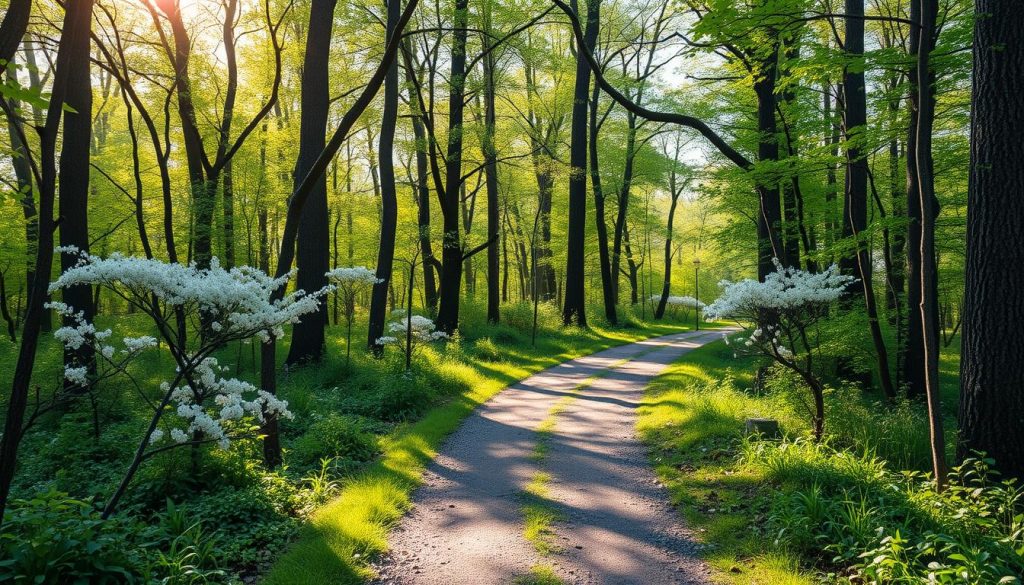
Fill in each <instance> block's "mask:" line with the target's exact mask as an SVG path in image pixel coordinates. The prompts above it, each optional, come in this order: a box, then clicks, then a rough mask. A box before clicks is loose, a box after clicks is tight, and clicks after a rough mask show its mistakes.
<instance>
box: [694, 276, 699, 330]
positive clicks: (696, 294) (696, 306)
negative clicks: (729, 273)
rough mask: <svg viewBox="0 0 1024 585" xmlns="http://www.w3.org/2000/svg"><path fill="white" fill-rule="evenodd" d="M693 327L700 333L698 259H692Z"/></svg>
mask: <svg viewBox="0 0 1024 585" xmlns="http://www.w3.org/2000/svg"><path fill="white" fill-rule="evenodd" d="M693 301H694V303H693V309H694V310H693V314H694V318H693V327H694V330H695V331H700V258H694V259H693Z"/></svg>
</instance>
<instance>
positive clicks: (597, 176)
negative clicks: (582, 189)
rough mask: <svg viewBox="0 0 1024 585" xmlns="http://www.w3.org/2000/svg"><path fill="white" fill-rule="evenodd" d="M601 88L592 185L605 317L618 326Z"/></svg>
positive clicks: (594, 94)
mask: <svg viewBox="0 0 1024 585" xmlns="http://www.w3.org/2000/svg"><path fill="white" fill-rule="evenodd" d="M600 95H601V88H600V87H598V86H597V85H596V84H595V85H594V89H593V91H591V93H590V136H589V144H590V184H591V186H592V187H593V189H594V220H595V223H596V225H597V252H598V262H600V263H601V293H602V299H603V301H604V317H605V319H607V320H608V323H610V324H612V325H616V324H618V322H619V316H618V314H617V313H616V307H615V304H616V303H615V278H614V277H613V276H612V271H611V258H610V257H609V253H608V224H607V222H606V221H605V211H604V202H605V195H604V191H603V190H602V188H601V170H600V165H599V162H598V151H597V133H598V123H597V105H598V98H599V97H600Z"/></svg>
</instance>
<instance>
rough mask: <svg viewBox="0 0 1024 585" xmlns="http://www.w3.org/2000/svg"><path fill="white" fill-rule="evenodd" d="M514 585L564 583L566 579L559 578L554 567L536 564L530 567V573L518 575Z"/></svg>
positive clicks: (558, 584)
mask: <svg viewBox="0 0 1024 585" xmlns="http://www.w3.org/2000/svg"><path fill="white" fill-rule="evenodd" d="M512 583H513V584H514V585H563V583H564V581H562V580H561V579H559V578H558V575H556V574H555V571H554V569H552V568H551V567H548V566H546V565H534V566H533V567H530V573H529V574H527V575H521V576H519V577H516V578H515V579H514V580H513V581H512Z"/></svg>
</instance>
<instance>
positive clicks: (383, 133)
mask: <svg viewBox="0 0 1024 585" xmlns="http://www.w3.org/2000/svg"><path fill="white" fill-rule="evenodd" d="M387 10H388V17H387V26H386V31H387V38H388V40H390V39H391V36H392V35H393V34H395V30H396V27H397V26H398V20H399V19H400V18H401V17H402V5H401V0H387ZM397 125H398V60H397V59H396V60H395V62H394V63H392V64H391V67H389V68H388V74H387V76H386V77H385V78H384V111H383V112H382V118H381V125H380V139H379V140H378V142H377V148H378V160H379V161H380V196H381V217H380V243H379V245H378V247H377V283H376V284H374V285H373V291H372V293H371V295H370V324H369V328H368V334H367V342H366V343H367V346H368V347H369V348H370V349H372V350H373V352H374V353H375V354H377V355H380V354H381V353H382V352H383V350H384V347H383V346H382V345H381V344H379V343H377V340H378V339H380V338H381V337H383V335H384V321H385V319H386V317H387V309H388V290H389V288H390V286H391V272H392V267H393V266H394V263H395V231H396V229H397V227H398V192H397V190H396V187H395V128H396V127H397ZM410 274H411V273H410Z"/></svg>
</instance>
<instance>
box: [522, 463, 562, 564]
mask: <svg viewBox="0 0 1024 585" xmlns="http://www.w3.org/2000/svg"><path fill="white" fill-rule="evenodd" d="M550 483H551V474H550V473H547V472H544V471H538V472H537V473H535V474H533V477H532V478H531V479H530V483H528V484H526V488H524V489H523V493H522V494H521V498H522V502H523V537H524V538H526V540H527V541H528V542H529V543H530V544H532V545H533V549H534V550H536V551H537V553H538V554H540V555H541V556H548V555H551V554H556V553H559V552H561V550H562V549H561V548H560V547H559V546H558V545H557V544H556V543H555V542H554V535H555V533H554V530H553V529H552V528H551V525H552V524H554V523H555V522H558V521H559V520H561V519H562V518H563V515H562V513H561V512H559V511H558V509H557V508H555V506H554V505H553V504H552V502H551V499H550V498H549V494H548V485H549V484H550Z"/></svg>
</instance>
